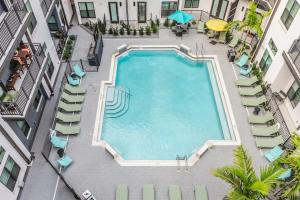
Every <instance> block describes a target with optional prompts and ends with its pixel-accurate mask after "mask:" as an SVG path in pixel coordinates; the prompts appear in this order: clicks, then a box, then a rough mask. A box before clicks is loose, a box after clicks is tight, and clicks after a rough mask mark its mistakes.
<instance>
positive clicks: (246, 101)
mask: <svg viewBox="0 0 300 200" xmlns="http://www.w3.org/2000/svg"><path fill="white" fill-rule="evenodd" d="M266 102H267V99H266V97H265V96H263V95H262V96H260V97H251V98H249V97H248V98H246V97H244V98H243V99H242V104H243V105H244V106H248V107H256V106H260V105H262V104H264V103H266Z"/></svg>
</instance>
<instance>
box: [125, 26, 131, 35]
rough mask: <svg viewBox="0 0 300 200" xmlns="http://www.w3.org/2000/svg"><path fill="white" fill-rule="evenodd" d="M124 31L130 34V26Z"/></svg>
mask: <svg viewBox="0 0 300 200" xmlns="http://www.w3.org/2000/svg"><path fill="white" fill-rule="evenodd" d="M126 33H127V35H130V34H131V32H130V28H129V27H127V28H126Z"/></svg>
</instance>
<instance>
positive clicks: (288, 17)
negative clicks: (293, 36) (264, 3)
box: [280, 0, 299, 29]
mask: <svg viewBox="0 0 300 200" xmlns="http://www.w3.org/2000/svg"><path fill="white" fill-rule="evenodd" d="M298 10H299V4H298V3H297V0H289V1H288V2H287V4H286V6H285V9H284V11H283V13H282V15H281V18H280V19H281V21H282V23H283V24H284V26H285V28H286V29H289V28H290V26H291V24H292V22H293V20H294V18H295V17H296V15H297V12H298Z"/></svg>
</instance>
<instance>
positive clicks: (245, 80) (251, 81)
mask: <svg viewBox="0 0 300 200" xmlns="http://www.w3.org/2000/svg"><path fill="white" fill-rule="evenodd" d="M257 81H258V79H257V77H256V76H252V77H251V78H240V79H238V80H236V81H235V84H236V85H237V86H244V87H249V86H252V85H253V84H255V83H257Z"/></svg>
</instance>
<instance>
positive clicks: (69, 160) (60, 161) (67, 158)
mask: <svg viewBox="0 0 300 200" xmlns="http://www.w3.org/2000/svg"><path fill="white" fill-rule="evenodd" d="M57 162H58V164H59V165H60V166H61V167H63V168H67V167H69V166H70V165H71V163H72V162H73V160H72V158H71V157H70V156H68V155H64V156H63V157H62V158H60V159H58V160H57Z"/></svg>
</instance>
